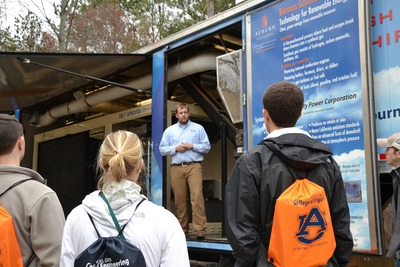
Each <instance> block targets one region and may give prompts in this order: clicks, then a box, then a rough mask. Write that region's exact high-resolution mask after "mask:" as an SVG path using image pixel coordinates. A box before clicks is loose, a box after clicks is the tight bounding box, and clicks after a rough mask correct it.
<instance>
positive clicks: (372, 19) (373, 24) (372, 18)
mask: <svg viewBox="0 0 400 267" xmlns="http://www.w3.org/2000/svg"><path fill="white" fill-rule="evenodd" d="M375 23H376V21H375V16H372V17H371V25H372V27H374V26H375Z"/></svg>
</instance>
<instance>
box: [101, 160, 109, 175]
mask: <svg viewBox="0 0 400 267" xmlns="http://www.w3.org/2000/svg"><path fill="white" fill-rule="evenodd" d="M100 168H101V169H102V170H103V172H107V169H106V168H105V167H104V165H103V160H102V159H100Z"/></svg>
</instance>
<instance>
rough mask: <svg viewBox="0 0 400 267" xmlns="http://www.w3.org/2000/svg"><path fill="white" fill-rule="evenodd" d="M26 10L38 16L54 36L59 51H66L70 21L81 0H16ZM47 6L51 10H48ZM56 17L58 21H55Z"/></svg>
mask: <svg viewBox="0 0 400 267" xmlns="http://www.w3.org/2000/svg"><path fill="white" fill-rule="evenodd" d="M18 1H19V3H20V4H21V5H22V6H23V7H24V8H25V9H26V10H28V12H30V13H32V14H34V15H35V16H36V17H37V18H39V19H40V20H41V21H42V22H43V23H44V24H45V25H47V26H48V28H49V29H50V31H51V34H53V35H54V36H56V39H57V40H58V49H59V52H66V51H67V47H68V42H69V33H70V31H71V25H72V21H73V20H74V18H75V15H76V12H77V11H78V8H79V6H80V5H81V4H82V0H58V1H60V2H58V3H57V2H55V0H39V1H38V0H18ZM49 6H51V7H52V10H51V11H49V8H48V7H49ZM56 18H58V19H59V21H58V22H57V21H56Z"/></svg>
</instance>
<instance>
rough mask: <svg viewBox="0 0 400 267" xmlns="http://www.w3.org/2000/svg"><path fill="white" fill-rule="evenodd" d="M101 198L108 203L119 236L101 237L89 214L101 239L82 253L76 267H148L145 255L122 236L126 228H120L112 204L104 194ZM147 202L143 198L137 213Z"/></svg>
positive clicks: (75, 264) (77, 259) (91, 219)
mask: <svg viewBox="0 0 400 267" xmlns="http://www.w3.org/2000/svg"><path fill="white" fill-rule="evenodd" d="M100 196H101V197H102V198H103V200H104V201H105V202H106V203H107V206H108V209H109V211H110V214H111V217H112V218H113V221H114V224H115V227H116V228H117V230H118V235H117V236H111V237H101V236H100V234H99V232H98V231H97V229H96V226H95V224H94V221H93V218H92V216H90V214H89V213H88V216H89V218H90V221H91V222H92V224H93V226H94V229H95V230H96V233H97V235H98V237H99V239H97V240H96V241H95V242H93V243H92V244H91V245H90V246H89V247H88V248H87V249H85V250H84V251H82V253H81V254H79V256H78V257H77V258H76V259H75V263H74V267H95V266H121V267H122V266H138V267H139V266H140V267H142V266H143V267H146V262H145V260H144V257H143V254H142V252H141V251H140V249H139V248H138V247H136V246H135V245H133V244H131V243H129V242H128V241H126V239H125V236H124V235H123V234H122V231H124V228H125V226H126V225H127V224H128V222H129V220H130V219H131V218H132V217H133V214H132V217H131V218H130V219H129V220H128V222H127V223H126V224H125V225H124V227H122V229H121V227H120V225H119V223H118V221H117V218H116V217H115V215H114V212H113V211H112V208H111V206H110V204H109V203H108V201H107V199H106V197H105V196H104V194H103V192H101V193H100ZM144 200H145V198H143V199H142V200H141V201H140V202H139V204H138V205H137V206H136V209H135V211H136V210H137V208H138V207H139V205H140V204H142V202H143V201H144Z"/></svg>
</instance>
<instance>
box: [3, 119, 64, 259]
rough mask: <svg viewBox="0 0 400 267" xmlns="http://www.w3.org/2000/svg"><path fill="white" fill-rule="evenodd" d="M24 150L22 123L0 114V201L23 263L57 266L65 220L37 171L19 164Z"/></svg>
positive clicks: (56, 199)
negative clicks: (9, 217)
mask: <svg viewBox="0 0 400 267" xmlns="http://www.w3.org/2000/svg"><path fill="white" fill-rule="evenodd" d="M24 154H25V139H24V134H23V127H22V125H21V124H20V123H19V121H18V120H17V119H16V118H15V117H13V116H10V115H7V114H0V194H1V193H3V192H5V191H6V190H7V189H8V188H10V186H12V185H13V184H15V183H17V182H19V181H22V180H25V179H29V178H32V179H31V180H28V181H26V182H23V183H21V184H19V185H18V186H15V187H14V188H12V189H11V190H9V191H7V192H6V193H5V194H3V195H2V196H1V198H0V205H1V206H2V207H3V208H5V209H6V211H7V212H8V213H9V214H10V215H11V216H12V218H13V222H14V228H15V232H16V236H17V240H18V245H19V248H20V250H21V255H22V261H23V265H24V266H58V265H59V262H60V252H61V239H62V233H63V228H64V223H65V217H64V212H63V209H62V206H61V204H60V201H59V199H58V197H57V195H56V193H55V192H54V191H53V190H52V189H50V188H49V187H48V186H46V185H44V184H43V182H44V179H43V177H42V176H40V174H38V173H37V172H35V171H33V170H31V169H28V168H24V167H21V166H20V162H21V160H22V158H23V157H24Z"/></svg>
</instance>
